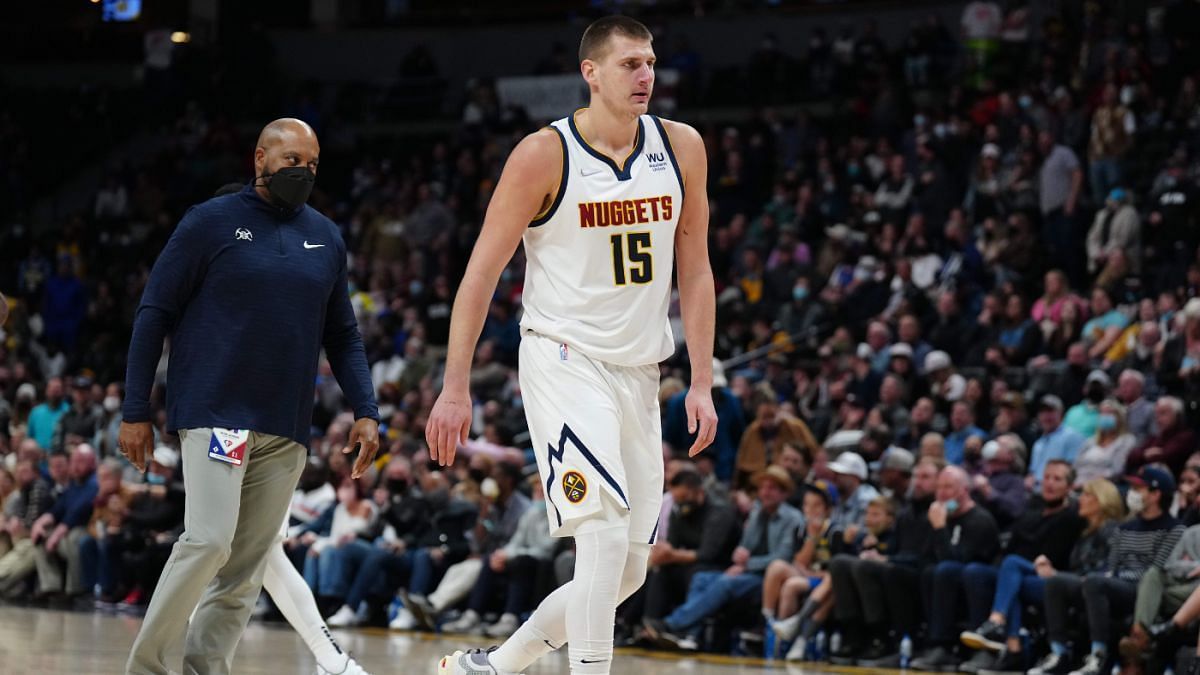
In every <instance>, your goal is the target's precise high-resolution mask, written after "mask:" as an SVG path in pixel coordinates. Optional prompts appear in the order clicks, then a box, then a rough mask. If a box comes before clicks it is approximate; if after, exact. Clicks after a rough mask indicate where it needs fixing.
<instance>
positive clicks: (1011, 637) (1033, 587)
mask: <svg viewBox="0 0 1200 675" xmlns="http://www.w3.org/2000/svg"><path fill="white" fill-rule="evenodd" d="M1078 514H1079V517H1080V518H1081V519H1083V520H1084V521H1085V525H1084V529H1083V531H1082V532H1081V533H1080V536H1079V540H1078V541H1077V542H1075V545H1074V546H1073V547H1072V548H1071V555H1070V558H1069V559H1068V561H1067V566H1066V567H1064V568H1062V571H1060V570H1059V568H1056V567H1055V566H1054V563H1053V562H1052V561H1051V560H1050V558H1049V557H1048V556H1046V555H1045V554H1041V555H1038V556H1037V557H1036V558H1034V559H1033V561H1032V562H1031V561H1030V560H1028V559H1027V558H1024V557H1021V556H1019V555H1014V554H1010V555H1007V556H1005V558H1004V560H1003V561H1002V562H1001V563H1000V569H999V572H998V573H997V578H996V593H995V597H994V598H993V600H992V609H991V614H989V615H988V619H987V621H986V622H985V623H984V624H983V625H981V626H980V627H979V628H978V629H976V630H975V631H973V633H974V634H975V636H976V637H977V638H979V639H977V640H976V639H970V638H968V640H969V641H970V642H975V643H978V644H985V641H987V643H991V644H995V643H997V642H999V641H1000V640H1001V638H1003V640H1004V642H1003V644H1004V652H1003V654H1002V655H1001V656H1000V657H999V658H998V659H997V661H998V663H996V664H994V668H995V669H997V670H1005V669H1009V670H1011V669H1017V670H1023V669H1024V667H1025V662H1024V661H1023V658H1022V657H1024V656H1025V653H1024V643H1023V641H1022V640H1021V639H1020V638H1019V636H1018V634H1019V631H1020V626H1021V620H1022V616H1023V614H1022V613H1023V612H1024V608H1026V607H1030V606H1034V607H1040V606H1041V605H1042V604H1043V602H1045V604H1046V623H1047V629H1048V631H1049V633H1050V639H1051V640H1052V641H1057V644H1058V647H1056V649H1062V650H1064V651H1062V653H1059V652H1058V651H1055V650H1052V651H1051V652H1050V654H1049V655H1048V656H1047V657H1046V659H1043V660H1042V661H1041V662H1040V663H1039V664H1037V665H1036V666H1035V669H1038V670H1040V671H1041V672H1054V673H1057V672H1067V669H1068V668H1069V666H1068V665H1067V661H1066V660H1065V644H1066V642H1065V640H1063V639H1061V638H1062V636H1063V635H1064V634H1065V633H1066V631H1067V627H1068V626H1067V616H1066V610H1067V609H1068V606H1067V605H1065V604H1062V603H1058V602H1055V603H1053V604H1051V603H1050V602H1048V600H1047V598H1048V597H1049V594H1050V586H1051V585H1053V586H1054V587H1055V589H1056V593H1060V594H1064V595H1069V594H1072V593H1073V594H1075V595H1078V594H1079V592H1080V589H1081V588H1082V585H1083V580H1082V575H1086V574H1088V573H1091V572H1098V571H1101V570H1103V569H1104V566H1105V565H1107V564H1108V551H1109V540H1110V539H1111V538H1112V535H1113V532H1114V531H1115V530H1116V528H1117V524H1118V523H1119V522H1120V520H1121V518H1122V517H1123V516H1124V514H1125V507H1124V505H1123V504H1121V493H1120V492H1118V491H1117V488H1116V486H1115V485H1113V484H1112V483H1111V482H1109V481H1108V479H1105V478H1096V479H1093V480H1092V481H1090V482H1089V483H1087V484H1086V485H1084V487H1083V491H1082V492H1081V493H1080V496H1079V504H1078ZM1005 661H1007V663H1005Z"/></svg>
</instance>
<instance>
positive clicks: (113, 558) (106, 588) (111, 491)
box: [79, 458, 136, 599]
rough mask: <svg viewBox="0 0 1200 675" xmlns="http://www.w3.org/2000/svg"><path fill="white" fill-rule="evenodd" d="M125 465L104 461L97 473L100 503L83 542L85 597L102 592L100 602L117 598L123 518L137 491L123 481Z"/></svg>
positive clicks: (82, 582)
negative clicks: (103, 598) (96, 590)
mask: <svg viewBox="0 0 1200 675" xmlns="http://www.w3.org/2000/svg"><path fill="white" fill-rule="evenodd" d="M123 472H124V466H123V464H122V462H121V461H120V460H118V459H116V458H110V459H107V460H104V462H102V463H101V464H100V466H99V467H98V468H97V469H96V500H95V505H94V507H93V508H92V516H91V518H90V519H89V521H88V524H87V533H86V534H85V535H84V536H83V537H82V538H81V539H80V541H79V575H80V585H81V587H82V589H83V592H84V593H87V592H91V591H93V590H94V589H99V593H98V594H97V599H101V598H102V597H109V598H111V597H113V596H114V595H115V594H116V590H117V583H118V582H119V579H118V574H117V572H118V570H119V569H120V566H121V548H120V543H119V542H120V536H119V535H120V533H121V525H122V517H123V516H124V514H125V513H127V512H128V511H129V505H130V503H131V502H132V501H133V498H134V496H135V494H136V493H135V491H134V489H133V488H132V487H130V486H128V485H125V484H124V483H123V482H122V481H121V474H122V473H123Z"/></svg>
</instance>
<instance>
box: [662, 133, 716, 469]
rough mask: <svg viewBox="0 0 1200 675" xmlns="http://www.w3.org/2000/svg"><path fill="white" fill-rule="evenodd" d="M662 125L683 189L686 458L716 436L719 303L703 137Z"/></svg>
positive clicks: (679, 246)
mask: <svg viewBox="0 0 1200 675" xmlns="http://www.w3.org/2000/svg"><path fill="white" fill-rule="evenodd" d="M663 124H664V125H665V128H666V131H667V134H668V136H669V137H670V141H671V147H672V149H673V150H674V151H675V158H676V160H677V161H678V162H679V171H680V173H681V174H682V178H683V187H684V190H685V193H686V194H685V196H684V199H683V208H682V209H681V210H680V212H679V224H678V226H676V228H675V265H676V269H677V274H678V281H679V305H680V311H681V312H682V314H683V332H684V337H685V338H686V340H687V348H688V358H689V359H690V360H691V364H692V385H691V389H690V390H689V391H688V394H687V398H686V399H685V402H684V406H685V408H686V410H687V417H688V432H690V433H694V434H696V441H695V443H693V444H692V447H691V448H690V449H689V450H688V456H689V457H695V456H696V455H697V454H699V453H700V452H701V451H702V450H704V449H705V448H707V447H708V446H709V445H711V444H712V442H713V439H714V438H716V435H717V413H716V410H715V408H714V407H713V401H712V380H713V372H712V363H713V341H714V339H715V336H714V333H715V330H716V329H715V323H716V316H717V301H716V290H715V287H714V283H713V272H712V266H711V265H710V264H709V261H708V189H707V183H708V157H707V155H706V154H705V151H704V140H703V139H702V138H700V134H699V133H697V132H696V130H695V129H693V128H692V127H690V126H688V125H686V124H681V123H679V122H671V121H667V120H664V121H663Z"/></svg>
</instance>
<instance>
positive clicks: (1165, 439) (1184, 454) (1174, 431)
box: [1125, 396, 1196, 475]
mask: <svg viewBox="0 0 1200 675" xmlns="http://www.w3.org/2000/svg"><path fill="white" fill-rule="evenodd" d="M1154 423H1155V425H1156V426H1157V427H1158V433H1157V434H1155V435H1154V436H1151V437H1150V438H1147V439H1146V441H1145V442H1144V443H1142V445H1141V446H1140V447H1137V448H1134V450H1133V452H1131V453H1129V459H1127V460H1125V471H1126V472H1133V471H1136V470H1137V468H1138V467H1140V466H1142V465H1144V464H1150V463H1153V462H1161V463H1163V464H1166V465H1167V467H1169V468H1170V469H1171V472H1172V473H1173V474H1175V475H1178V474H1179V472H1181V471H1183V467H1184V465H1185V464H1187V458H1188V455H1190V454H1191V453H1192V451H1193V450H1195V445H1196V435H1195V434H1194V433H1193V432H1192V430H1191V429H1190V428H1189V427H1188V425H1187V418H1186V417H1185V416H1184V414H1183V401H1181V400H1179V399H1178V398H1176V397H1174V396H1163V397H1162V398H1160V399H1158V400H1157V401H1155V402H1154Z"/></svg>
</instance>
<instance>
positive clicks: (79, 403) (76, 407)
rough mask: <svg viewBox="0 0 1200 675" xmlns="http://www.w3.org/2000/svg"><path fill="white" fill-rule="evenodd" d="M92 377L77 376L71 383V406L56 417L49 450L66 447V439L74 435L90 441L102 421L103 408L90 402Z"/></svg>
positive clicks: (59, 450)
mask: <svg viewBox="0 0 1200 675" xmlns="http://www.w3.org/2000/svg"><path fill="white" fill-rule="evenodd" d="M91 396H92V378H90V377H84V376H82V375H81V376H79V377H77V378H75V381H74V382H72V383H71V407H70V409H68V410H67V412H65V413H64V414H63V416H62V417H60V418H59V419H58V424H57V425H55V427H54V438H53V440H51V441H50V451H51V452H62V451H63V450H64V449H66V444H67V440H68V439H69V438H71V437H72V436H75V437H77V438H79V439H81V440H83V441H84V442H87V443H92V442H93V441H94V439H95V437H96V432H97V431H99V430H100V424H101V423H102V422H103V421H104V409H103V408H101V407H100V406H98V405H96V404H95V403H93V402H92V398H91Z"/></svg>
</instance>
